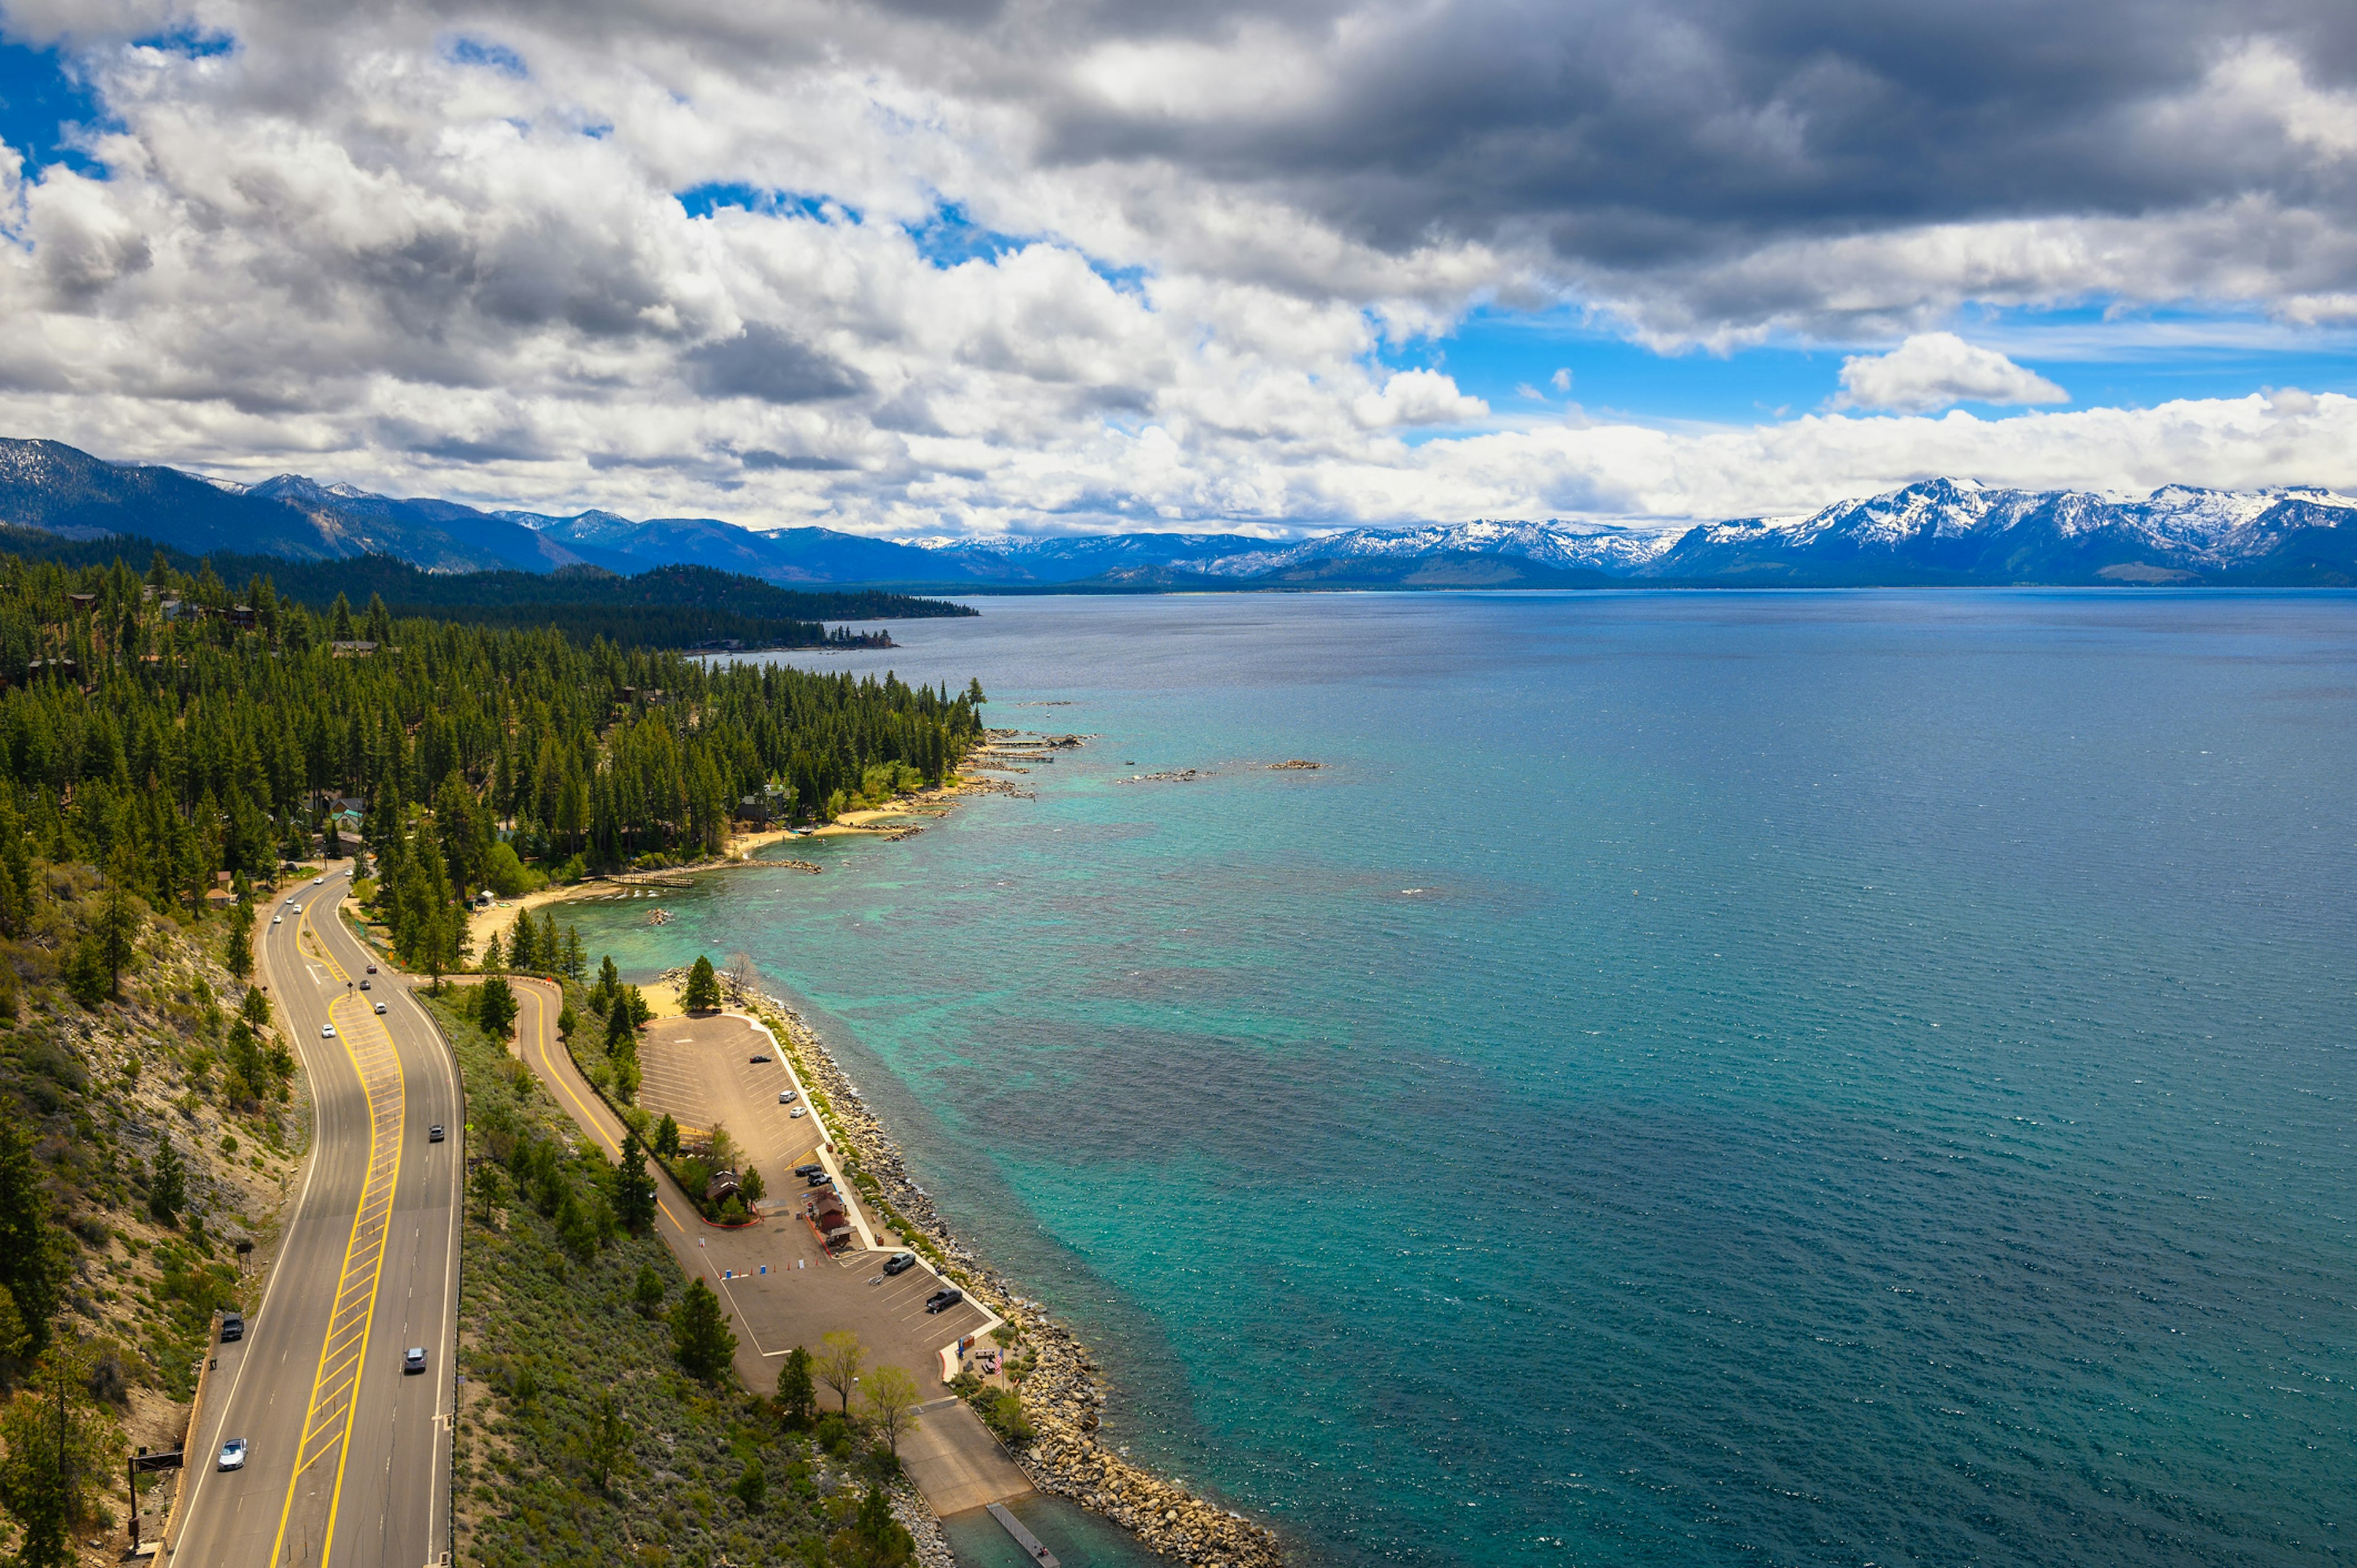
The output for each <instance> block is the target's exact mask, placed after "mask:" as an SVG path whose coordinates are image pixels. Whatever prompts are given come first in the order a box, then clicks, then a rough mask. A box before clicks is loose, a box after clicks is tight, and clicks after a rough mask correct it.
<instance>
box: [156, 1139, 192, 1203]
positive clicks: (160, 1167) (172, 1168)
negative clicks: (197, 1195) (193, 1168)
mask: <svg viewBox="0 0 2357 1568" xmlns="http://www.w3.org/2000/svg"><path fill="white" fill-rule="evenodd" d="M187 1204H188V1175H187V1171H186V1169H185V1167H184V1166H183V1165H181V1163H180V1151H179V1150H178V1149H176V1148H174V1147H173V1146H172V1140H171V1138H170V1137H169V1136H168V1135H167V1136H166V1137H165V1138H164V1140H163V1141H162V1142H161V1143H159V1144H156V1157H155V1159H154V1160H153V1161H152V1162H150V1167H149V1174H148V1176H147V1211H148V1212H149V1213H150V1214H153V1215H154V1216H155V1217H156V1219H159V1220H161V1221H162V1222H163V1223H165V1224H167V1225H170V1224H173V1223H175V1222H176V1221H177V1219H178V1215H179V1212H180V1210H181V1209H182V1208H185V1207H186V1206H187Z"/></svg>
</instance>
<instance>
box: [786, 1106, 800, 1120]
mask: <svg viewBox="0 0 2357 1568" xmlns="http://www.w3.org/2000/svg"><path fill="white" fill-rule="evenodd" d="M801 1115H802V1107H801V1106H799V1105H797V1106H795V1107H794V1108H793V1109H792V1110H791V1111H789V1112H786V1120H787V1121H789V1122H791V1121H793V1120H795V1119H796V1118H798V1117H800V1116H801Z"/></svg>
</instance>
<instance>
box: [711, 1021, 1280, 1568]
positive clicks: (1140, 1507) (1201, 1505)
mask: <svg viewBox="0 0 2357 1568" xmlns="http://www.w3.org/2000/svg"><path fill="white" fill-rule="evenodd" d="M751 1000H752V1001H753V1003H754V1011H755V1012H756V1013H757V1014H758V1015H759V1016H760V1017H761V1019H762V1021H763V1022H764V1023H766V1024H767V1025H769V1026H770V1031H771V1033H773V1034H775V1035H776V1036H778V1037H779V1040H780V1043H781V1044H783V1045H784V1046H785V1047H786V1049H787V1050H788V1051H789V1052H791V1054H792V1056H793V1058H794V1066H795V1069H796V1070H797V1071H799V1072H800V1073H801V1074H802V1081H803V1083H804V1084H805V1085H806V1086H807V1087H809V1088H810V1089H812V1090H815V1091H816V1092H815V1093H814V1094H813V1099H818V1098H819V1097H820V1096H823V1097H824V1099H823V1103H822V1104H821V1105H819V1106H818V1107H817V1109H818V1110H819V1112H820V1113H821V1114H822V1115H823V1116H824V1117H825V1118H826V1122H827V1124H828V1126H829V1127H830V1128H831V1129H832V1131H833V1132H834V1142H835V1146H836V1148H837V1149H838V1150H839V1151H841V1154H842V1155H843V1158H844V1163H845V1169H846V1170H847V1171H849V1172H850V1173H851V1174H852V1176H853V1180H854V1182H855V1183H856V1185H858V1186H859V1187H861V1188H862V1189H863V1196H865V1197H867V1198H868V1199H869V1201H870V1202H871V1203H872V1202H873V1200H874V1197H876V1195H877V1194H880V1195H881V1197H882V1198H883V1202H884V1206H885V1207H887V1208H888V1213H887V1214H886V1215H885V1216H884V1218H885V1219H888V1220H890V1221H893V1222H895V1224H896V1228H897V1229H899V1230H901V1231H902V1232H903V1233H904V1235H909V1238H910V1240H919V1239H921V1240H922V1241H923V1242H924V1243H925V1244H926V1245H927V1246H928V1247H929V1248H930V1249H931V1251H935V1252H936V1253H938V1254H939V1261H940V1262H942V1265H943V1272H945V1273H949V1274H950V1275H951V1276H952V1277H953V1278H954V1279H955V1280H956V1281H957V1283H959V1284H960V1285H961V1286H963V1288H964V1289H965V1290H966V1291H967V1292H969V1293H970V1294H973V1295H974V1296H976V1297H978V1298H979V1299H980V1300H981V1301H982V1302H983V1304H984V1305H986V1306H988V1307H989V1308H990V1309H991V1310H992V1311H993V1312H995V1313H996V1314H997V1315H998V1316H1000V1317H1002V1318H1005V1319H1006V1322H1007V1324H1008V1326H1010V1327H1011V1328H1012V1329H1014V1330H1015V1331H1016V1332H1017V1333H1018V1334H1020V1335H1021V1336H1022V1337H1023V1339H1024V1341H1025V1342H1026V1346H1025V1348H1026V1353H1027V1354H1028V1355H1029V1356H1030V1358H1031V1359H1032V1369H1031V1372H1030V1375H1029V1376H1028V1378H1026V1379H1025V1380H1024V1381H1023V1383H1022V1386H1021V1394H1022V1398H1023V1409H1024V1412H1025V1413H1026V1414H1027V1415H1028V1417H1029V1418H1030V1421H1031V1424H1032V1426H1033V1428H1034V1429H1035V1431H1036V1433H1037V1435H1036V1436H1035V1437H1034V1438H1033V1439H1032V1440H1031V1441H1030V1442H1028V1443H1027V1444H1023V1445H1022V1446H1021V1447H1019V1448H1017V1449H1015V1450H1014V1451H1013V1456H1014V1459H1015V1462H1016V1464H1017V1466H1020V1467H1021V1469H1022V1470H1023V1473H1024V1474H1025V1475H1026V1476H1028V1477H1030V1480H1031V1484H1032V1485H1033V1486H1035V1487H1039V1490H1041V1491H1043V1492H1049V1493H1053V1494H1055V1495H1056V1496H1059V1497H1063V1498H1071V1500H1072V1501H1074V1502H1076V1503H1078V1504H1080V1505H1081V1506H1082V1508H1085V1509H1089V1510H1090V1511H1092V1512H1093V1513H1096V1514H1099V1515H1102V1516H1103V1517H1104V1518H1105V1519H1108V1520H1112V1521H1113V1522H1114V1523H1115V1524H1117V1525H1120V1526H1121V1527H1122V1528H1123V1529H1125V1530H1128V1531H1130V1532H1131V1533H1132V1534H1134V1535H1135V1536H1136V1537H1137V1539H1138V1541H1140V1542H1141V1543H1143V1544H1144V1545H1146V1546H1147V1547H1150V1548H1152V1549H1153V1550H1154V1551H1157V1552H1163V1553H1165V1554H1166V1555H1168V1556H1170V1557H1173V1558H1176V1559H1177V1560H1178V1561H1179V1562H1181V1563H1188V1564H1189V1565H1190V1568H1278V1565H1280V1564H1281V1563H1283V1562H1284V1561H1285V1558H1284V1553H1283V1551H1282V1549H1281V1548H1280V1546H1279V1544H1278V1541H1277V1538H1276V1535H1275V1531H1273V1530H1268V1529H1267V1528H1266V1527H1265V1526H1262V1525H1258V1524H1254V1522H1253V1521H1252V1520H1248V1519H1246V1518H1244V1517H1243V1515H1242V1514H1239V1513H1235V1512H1233V1511H1232V1510H1230V1509H1223V1508H1222V1507H1220V1506H1219V1505H1218V1504H1216V1503H1211V1502H1208V1501H1206V1500H1204V1499H1203V1498H1199V1497H1196V1496H1195V1495H1194V1494H1192V1493H1190V1492H1189V1491H1188V1490H1187V1489H1186V1488H1185V1487H1179V1486H1175V1485H1173V1484H1172V1483H1170V1482H1168V1481H1166V1480H1163V1479H1162V1478H1161V1477H1157V1476H1154V1475H1152V1474H1149V1473H1148V1472H1147V1471H1146V1470H1145V1469H1143V1468H1141V1467H1140V1466H1136V1465H1134V1464H1132V1463H1131V1462H1130V1461H1129V1460H1128V1459H1127V1458H1125V1457H1124V1456H1123V1455H1121V1454H1120V1453H1119V1452H1117V1451H1116V1450H1114V1448H1111V1447H1108V1446H1106V1445H1105V1444H1103V1443H1102V1442H1100V1441H1099V1432H1098V1428H1099V1425H1100V1416H1101V1412H1102V1411H1103V1406H1104V1402H1105V1394H1104V1387H1103V1379H1102V1378H1101V1376H1100V1375H1099V1371H1098V1369H1097V1364H1096V1361H1095V1360H1094V1359H1093V1358H1092V1357H1091V1356H1090V1355H1089V1353H1088V1351H1087V1349H1086V1348H1084V1347H1083V1346H1082V1344H1081V1342H1080V1341H1079V1340H1078V1339H1077V1338H1075V1337H1073V1334H1072V1332H1071V1329H1070V1328H1069V1327H1068V1326H1065V1325H1063V1324H1061V1323H1059V1322H1057V1321H1056V1320H1055V1319H1053V1318H1052V1317H1049V1316H1048V1315H1047V1313H1046V1312H1045V1311H1043V1310H1042V1309H1041V1308H1040V1306H1039V1304H1038V1303H1036V1302H1033V1301H1031V1300H1029V1299H1028V1298H1027V1297H1025V1296H1023V1295H1022V1294H1019V1293H1018V1292H1017V1290H1016V1289H1015V1287H1014V1285H1013V1283H1011V1282H1010V1281H1008V1280H1007V1279H1006V1277H1005V1276H1004V1275H1002V1274H1000V1273H998V1272H997V1271H996V1269H994V1268H992V1267H991V1266H990V1265H989V1264H988V1263H986V1262H984V1261H983V1260H982V1259H980V1258H978V1257H976V1256H975V1255H974V1252H973V1251H971V1250H970V1249H969V1248H967V1247H966V1246H965V1245H964V1244H963V1243H962V1242H960V1241H959V1240H957V1238H956V1237H955V1236H954V1235H953V1234H952V1232H951V1230H950V1229H949V1227H948V1226H947V1225H946V1224H944V1223H943V1222H942V1217H941V1214H940V1212H939V1211H938V1210H936V1209H935V1208H934V1207H933V1202H932V1199H931V1197H929V1196H928V1195H927V1194H926V1192H925V1191H924V1189H923V1188H922V1187H919V1186H917V1185H916V1183H915V1182H913V1181H911V1180H910V1179H909V1174H908V1169H907V1166H906V1165H904V1164H903V1163H902V1161H901V1158H900V1152H899V1147H898V1146H897V1145H896V1144H894V1143H893V1142H892V1140H891V1137H890V1136H889V1134H888V1133H886V1132H885V1131H884V1128H883V1126H882V1124H881V1123H879V1122H877V1119H876V1117H875V1116H874V1115H873V1114H872V1113H871V1112H869V1111H868V1109H867V1107H866V1102H865V1101H863V1100H862V1099H861V1098H860V1094H859V1091H858V1090H856V1089H855V1088H854V1087H852V1083H851V1080H850V1079H848V1078H846V1077H845V1075H844V1072H843V1069H841V1068H840V1067H838V1066H837V1065H836V1064H835V1061H834V1058H833V1057H832V1056H830V1055H829V1054H828V1053H827V1049H826V1047H825V1045H824V1044H823V1042H821V1040H820V1039H819V1037H818V1034H817V1031H815V1030H813V1028H811V1026H809V1025H808V1024H807V1023H806V1022H804V1021H803V1019H802V1015H800V1014H798V1013H796V1012H795V1011H794V1010H793V1008H792V1007H791V1006H789V1005H788V1004H786V1003H785V1002H783V1001H782V1000H780V998H778V997H775V996H770V995H758V996H756V997H754V998H752V999H751ZM863 1177H865V1178H866V1180H862V1179H861V1178H863ZM870 1182H872V1183H873V1184H874V1185H873V1188H872V1189H870V1188H869V1183H870ZM936 1539H938V1532H936ZM921 1540H923V1537H922V1536H921V1535H920V1541H921Z"/></svg>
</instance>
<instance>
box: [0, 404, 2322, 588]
mask: <svg viewBox="0 0 2357 1568" xmlns="http://www.w3.org/2000/svg"><path fill="white" fill-rule="evenodd" d="M0 523H14V524H16V525H18V526H23V527H31V528H39V529H46V530H48V531H50V532H62V533H70V534H75V535H79V536H83V537H89V536H94V535H102V534H109V533H122V534H134V535H140V536H144V537H146V538H150V539H154V540H156V541H157V542H162V543H166V544H171V545H175V546H178V547H179V548H181V549H185V550H189V551H194V552H206V551H237V552H242V553H253V554H274V555H283V556H292V557H296V558H300V559H319V558H323V557H325V558H333V557H338V556H350V555H358V554H363V553H382V554H389V555H394V556H398V557H400V558H401V559H403V560H406V561H410V562H412V563H414V564H418V565H421V566H425V567H426V568H427V569H429V570H435V571H470V570H482V569H486V568H490V567H500V566H509V567H522V568H523V569H525V570H527V571H535V572H546V571H553V570H555V569H556V568H559V567H563V566H568V565H577V564H589V565H597V566H603V567H606V568H608V569H609V570H613V571H617V572H623V573H632V572H640V571H644V570H646V569H647V568H649V567H652V566H662V565H677V564H691V565H703V566H713V567H717V568H720V569H723V570H726V571H731V572H738V573H743V574H746V575H751V576H755V577H759V578H763V579H766V580H768V581H770V582H772V583H778V584H786V585H820V584H852V583H856V584H868V585H897V586H910V585H922V586H930V587H934V588H952V589H954V588H960V587H963V588H967V589H970V590H978V591H985V592H986V591H990V590H992V589H1001V590H1006V589H1019V588H1048V587H1059V586H1080V587H1090V588H1116V589H1117V588H1129V589H1152V588H1157V587H1206V588H1216V587H1228V588H1316V587H1330V588H1349V587H1467V588H1478V587H1583V586H1586V587H1595V586H1609V585H1613V584H1616V583H1626V584H1646V583H1655V584H1688V585H1709V586H1740V585H1763V586H1803V585H1871V584H1889V585H1902V584H1943V583H1947V584H1959V585H1966V584H1999V583H2056V584H2070V583H2119V584H2152V585H2160V584H2172V583H2177V584H2192V583H2243V584H2286V585H2352V584H2357V499H2351V498H2349V497H2346V496H2341V495H2337V494H2335V493H2333V492H2331V491H2330V490H2321V489H2303V488H2282V489H2257V490H2212V489H2197V488H2194V487H2190V486H2184V485H2166V486H2163V487H2162V488H2160V489H2157V490H2155V491H2153V492H2152V493H2151V494H2150V495H2147V496H2107V495H2101V494H2097V493H2095V492H2093V491H2087V490H2026V489H2001V488H1997V487H1993V486H1988V485H1983V484H1978V483H1975V481H1973V480H1971V479H1960V478H1932V479H1924V480H1921V481H1920V482H1918V483H1916V484H1911V485H1907V486H1904V487H1902V488H1900V489H1895V490H1890V491H1888V492H1886V493H1884V494H1881V495H1876V496H1867V497H1864V498H1861V499H1851V500H1842V501H1836V502H1835V503H1834V504H1832V505H1830V506H1826V507H1823V508H1820V509H1819V510H1815V511H1813V512H1808V513H1805V514H1800V515H1793V516H1778V517H1754V518H1738V519H1733V520H1730V521H1723V522H1705V523H1698V524H1695V525H1692V526H1688V527H1684V528H1673V529H1666V530H1664V529H1652V528H1643V527H1612V526H1596V525H1584V524H1572V523H1565V522H1555V521H1549V522H1513V521H1483V522H1463V523H1431V524H1426V525H1423V526H1420V527H1411V528H1352V529H1344V530H1340V531H1335V532H1326V533H1320V534H1316V535H1313V536H1310V537H1307V538H1296V539H1276V540H1272V539H1265V538H1255V537H1252V536H1248V535H1243V534H1225V533H1121V534H1100V535H1063V536H1057V537H1051V538H1020V537H1003V538H979V539H977V538H955V537H935V538H926V539H919V540H911V541H895V540H885V539H874V538H869V537H866V536H864V535H859V534H852V533H844V532H837V531H835V530H832V529H824V528H785V529H774V530H769V531H759V530H754V529H748V528H744V527H742V526H740V525H738V524H736V523H732V522H727V521H722V520H720V519H717V518H651V519H647V520H643V521H640V520H635V519H631V518H627V517H622V516H619V515H618V514H616V513H613V512H606V511H584V512H577V513H574V514H572V515H569V516H560V515H553V514H549V513H544V512H530V511H484V510H477V509H476V508H473V507H469V506H464V505H461V504H459V503H457V502H455V501H447V500H439V499H433V498H430V497H427V498H412V499H395V498H393V497H389V496H382V495H376V494H373V493H371V492H370V491H367V490H362V489H356V488H354V487H352V486H350V485H341V484H339V485H323V484H320V483H318V482H317V480H313V479H308V478H303V477H302V476H300V475H296V474H282V475H280V476H278V477H277V478H272V479H265V480H264V481H263V482H261V483H260V484H254V485H239V484H233V483H229V482H225V481H220V480H214V479H209V478H202V477H199V476H196V475H189V474H183V473H180V472H178V471H177V470H175V469H171V468H163V467H138V466H134V465H117V464H111V463H106V462H103V461H102V460H101V459H99V458H96V457H93V456H90V455H89V454H88V453H85V452H78V451H76V450H75V449H74V448H72V447H70V446H63V445H61V444H59V443H58V442H54V441H7V440H0Z"/></svg>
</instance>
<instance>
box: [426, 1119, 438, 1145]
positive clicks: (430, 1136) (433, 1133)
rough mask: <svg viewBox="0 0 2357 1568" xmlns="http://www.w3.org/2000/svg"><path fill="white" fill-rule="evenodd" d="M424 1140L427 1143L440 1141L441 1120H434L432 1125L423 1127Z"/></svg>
mask: <svg viewBox="0 0 2357 1568" xmlns="http://www.w3.org/2000/svg"><path fill="white" fill-rule="evenodd" d="M425 1141H426V1142H427V1143H429V1144H438V1143H440V1142H441V1141H442V1123H441V1122H436V1123H434V1125H432V1126H431V1127H428V1128H427V1129H425Z"/></svg>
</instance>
